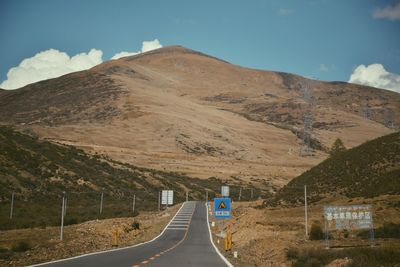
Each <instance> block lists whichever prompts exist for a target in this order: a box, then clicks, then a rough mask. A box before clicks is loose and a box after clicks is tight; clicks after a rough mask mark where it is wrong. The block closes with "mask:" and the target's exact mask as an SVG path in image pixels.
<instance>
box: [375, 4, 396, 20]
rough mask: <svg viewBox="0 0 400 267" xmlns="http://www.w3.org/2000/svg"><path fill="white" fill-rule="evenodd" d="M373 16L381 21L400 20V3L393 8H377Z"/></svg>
mask: <svg viewBox="0 0 400 267" xmlns="http://www.w3.org/2000/svg"><path fill="white" fill-rule="evenodd" d="M372 16H373V17H374V18H379V19H389V20H400V2H398V3H397V4H395V5H393V6H385V7H384V8H377V9H375V10H374V12H373V13H372Z"/></svg>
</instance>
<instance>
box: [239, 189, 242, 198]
mask: <svg viewBox="0 0 400 267" xmlns="http://www.w3.org/2000/svg"><path fill="white" fill-rule="evenodd" d="M241 199H242V188H239V201H240V200H241Z"/></svg>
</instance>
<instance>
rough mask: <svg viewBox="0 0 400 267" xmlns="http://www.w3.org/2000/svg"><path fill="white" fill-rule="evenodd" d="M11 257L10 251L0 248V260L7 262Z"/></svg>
mask: <svg viewBox="0 0 400 267" xmlns="http://www.w3.org/2000/svg"><path fill="white" fill-rule="evenodd" d="M11 256H12V251H10V250H9V249H7V248H2V247H0V259H3V260H7V259H10V258H11Z"/></svg>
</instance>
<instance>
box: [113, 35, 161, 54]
mask: <svg viewBox="0 0 400 267" xmlns="http://www.w3.org/2000/svg"><path fill="white" fill-rule="evenodd" d="M161 47H162V45H161V44H160V41H158V39H154V40H153V41H144V42H143V43H142V49H141V50H140V51H138V52H126V51H122V52H119V53H116V54H115V55H114V56H113V57H112V58H111V59H119V58H121V57H128V56H134V55H137V54H140V53H145V52H148V51H151V50H154V49H158V48H161Z"/></svg>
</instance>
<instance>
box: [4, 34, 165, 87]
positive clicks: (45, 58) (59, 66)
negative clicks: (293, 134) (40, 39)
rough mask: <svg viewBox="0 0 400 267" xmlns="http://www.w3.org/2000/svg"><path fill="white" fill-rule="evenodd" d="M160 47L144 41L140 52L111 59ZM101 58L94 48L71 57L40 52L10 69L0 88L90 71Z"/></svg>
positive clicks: (53, 50)
mask: <svg viewBox="0 0 400 267" xmlns="http://www.w3.org/2000/svg"><path fill="white" fill-rule="evenodd" d="M161 47H162V45H161V44H160V41H158V39H154V40H153V41H144V42H143V43H142V49H141V50H140V51H138V52H124V51H122V52H119V53H116V54H115V55H114V56H113V57H112V58H111V59H117V58H120V57H126V56H131V55H136V54H139V53H143V52H147V51H150V50H153V49H157V48H161ZM102 56H103V52H102V51H101V50H97V49H94V48H93V49H91V50H90V51H89V53H80V54H77V55H75V56H73V57H70V56H69V55H68V54H67V53H65V52H61V51H59V50H56V49H49V50H46V51H42V52H39V53H37V54H36V55H34V56H33V57H30V58H26V59H24V60H22V61H21V63H20V64H19V65H18V66H16V67H13V68H11V69H10V70H9V71H8V73H7V79H6V80H5V81H3V82H2V83H1V84H0V88H3V89H17V88H20V87H23V86H25V85H27V84H30V83H34V82H38V81H42V80H46V79H50V78H56V77H59V76H62V75H65V74H68V73H71V72H75V71H80V70H86V69H90V68H92V67H94V66H96V65H98V64H100V63H102V62H103V59H102Z"/></svg>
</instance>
